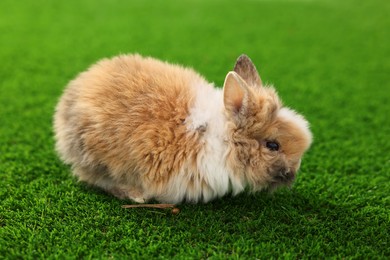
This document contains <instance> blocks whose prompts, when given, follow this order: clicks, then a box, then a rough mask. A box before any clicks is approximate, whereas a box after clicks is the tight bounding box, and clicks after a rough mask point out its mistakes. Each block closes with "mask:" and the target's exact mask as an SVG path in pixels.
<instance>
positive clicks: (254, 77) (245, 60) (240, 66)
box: [234, 54, 262, 87]
mask: <svg viewBox="0 0 390 260" xmlns="http://www.w3.org/2000/svg"><path fill="white" fill-rule="evenodd" d="M234 71H235V72H236V73H237V74H238V75H240V76H241V77H242V79H243V80H244V81H245V82H246V83H247V84H248V85H249V86H257V87H261V86H262V82H261V78H260V75H259V73H258V72H257V69H256V67H255V65H254V64H253V62H252V61H251V59H250V58H249V57H248V56H246V55H245V54H242V55H241V56H240V57H238V59H237V61H236V65H235V66H234Z"/></svg>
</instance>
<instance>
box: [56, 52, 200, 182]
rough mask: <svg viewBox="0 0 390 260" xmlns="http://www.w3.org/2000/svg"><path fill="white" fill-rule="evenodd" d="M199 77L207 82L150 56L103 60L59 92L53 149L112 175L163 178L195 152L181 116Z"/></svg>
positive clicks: (186, 111)
mask: <svg viewBox="0 0 390 260" xmlns="http://www.w3.org/2000/svg"><path fill="white" fill-rule="evenodd" d="M198 84H204V85H205V84H207V82H206V81H205V80H204V79H203V78H202V77H201V76H200V75H198V74H197V73H195V72H194V71H193V70H191V69H185V68H182V67H180V66H175V65H169V64H167V63H164V62H161V61H157V60H154V59H151V58H142V57H140V56H138V55H129V56H119V57H116V58H113V59H105V60H102V61H100V62H99V63H97V64H96V65H94V66H92V67H91V68H90V69H89V70H88V71H86V72H84V73H81V74H80V75H79V76H78V77H77V78H76V79H75V80H73V81H72V82H71V83H70V84H69V85H68V87H67V89H66V90H65V92H64V94H63V96H62V98H61V99H60V102H59V104H58V106H57V108H56V113H55V118H54V128H55V133H56V141H57V142H56V149H57V151H58V152H59V154H60V156H61V157H62V159H63V160H64V161H65V162H66V163H69V164H72V165H73V167H76V168H77V167H94V168H96V169H98V168H99V169H106V170H105V171H108V172H107V174H109V175H111V176H112V177H113V178H114V179H121V180H122V181H123V179H131V178H133V177H136V176H129V174H130V175H131V174H133V175H137V174H140V173H142V174H143V175H148V179H154V180H156V179H158V178H166V177H167V176H169V172H175V170H174V168H178V167H183V164H184V163H188V160H190V158H191V154H192V153H193V154H195V153H196V150H197V145H198V143H197V139H196V137H195V136H192V137H191V136H188V134H187V128H186V126H185V123H184V121H185V119H186V118H187V116H188V114H189V109H190V107H191V106H192V103H193V102H194V96H195V95H196V94H195V92H196V85H198ZM194 160H196V159H194ZM152 175H156V176H152ZM157 175H158V176H157ZM137 178H138V177H137Z"/></svg>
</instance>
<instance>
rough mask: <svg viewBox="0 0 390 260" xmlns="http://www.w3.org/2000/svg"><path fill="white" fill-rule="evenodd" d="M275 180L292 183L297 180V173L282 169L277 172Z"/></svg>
mask: <svg viewBox="0 0 390 260" xmlns="http://www.w3.org/2000/svg"><path fill="white" fill-rule="evenodd" d="M275 179H277V180H279V181H282V182H291V181H293V180H294V179H295V173H294V171H291V170H289V169H285V168H282V169H280V170H279V171H278V172H277V174H276V176H275Z"/></svg>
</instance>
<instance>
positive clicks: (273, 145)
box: [265, 141, 279, 151]
mask: <svg viewBox="0 0 390 260" xmlns="http://www.w3.org/2000/svg"><path fill="white" fill-rule="evenodd" d="M265 146H266V147H267V148H268V149H269V150H271V151H278V150H279V144H278V143H277V142H275V141H267V142H266V143H265Z"/></svg>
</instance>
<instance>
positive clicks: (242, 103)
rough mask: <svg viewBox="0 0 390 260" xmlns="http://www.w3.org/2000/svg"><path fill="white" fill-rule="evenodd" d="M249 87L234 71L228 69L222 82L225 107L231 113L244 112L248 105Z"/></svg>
mask: <svg viewBox="0 0 390 260" xmlns="http://www.w3.org/2000/svg"><path fill="white" fill-rule="evenodd" d="M248 99H249V89H248V86H247V84H246V83H245V81H244V80H243V79H242V78H241V77H240V75H238V74H237V73H236V72H234V71H230V72H229V73H228V74H227V75H226V78H225V83H224V84H223V102H224V104H225V109H226V110H227V111H228V112H230V113H232V114H233V115H239V114H245V113H246V110H247V107H248V101H249V100H248Z"/></svg>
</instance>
